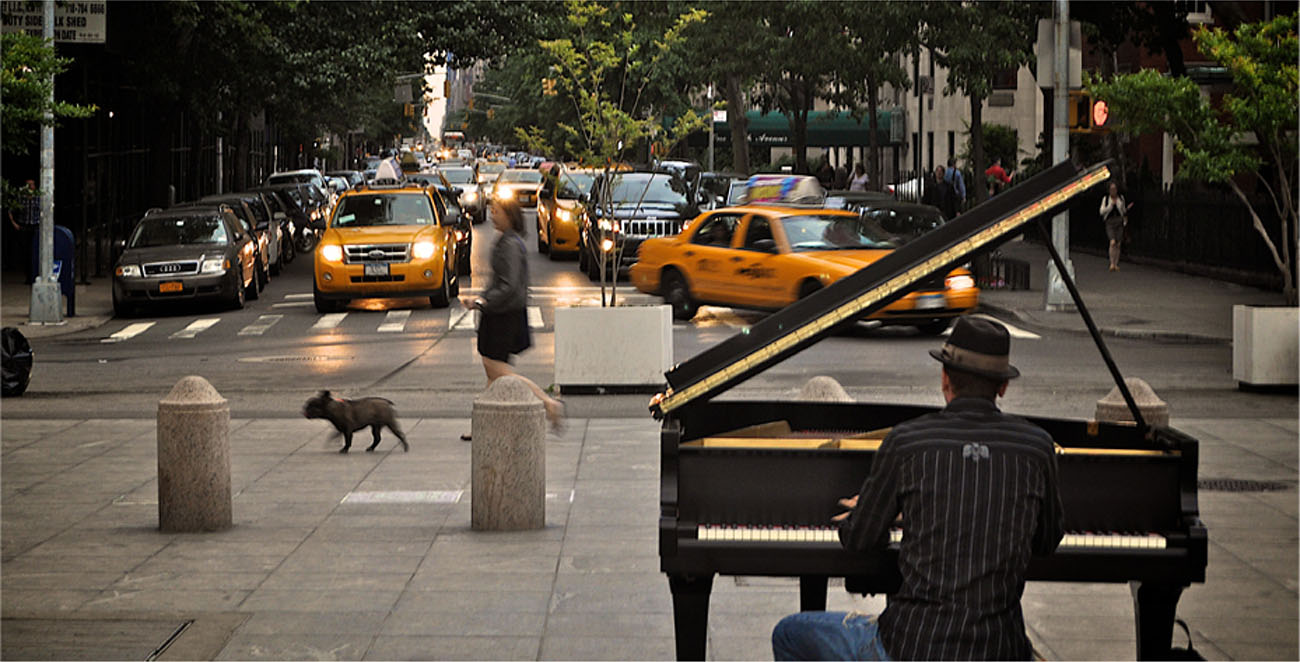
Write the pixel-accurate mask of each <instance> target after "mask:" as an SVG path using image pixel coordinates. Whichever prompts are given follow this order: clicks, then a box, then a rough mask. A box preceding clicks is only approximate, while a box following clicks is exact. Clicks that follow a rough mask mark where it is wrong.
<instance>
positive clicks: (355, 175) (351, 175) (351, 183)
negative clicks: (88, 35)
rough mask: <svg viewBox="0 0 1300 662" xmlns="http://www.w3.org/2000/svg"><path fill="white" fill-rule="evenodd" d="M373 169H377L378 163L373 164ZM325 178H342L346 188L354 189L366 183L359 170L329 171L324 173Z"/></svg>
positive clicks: (363, 175)
mask: <svg viewBox="0 0 1300 662" xmlns="http://www.w3.org/2000/svg"><path fill="white" fill-rule="evenodd" d="M375 167H376V168H378V167H379V163H378V162H376V163H375ZM325 176H326V177H342V178H343V179H345V180H347V183H348V188H356V187H358V186H361V185H362V184H364V183H366V176H365V174H364V173H362V172H361V171H360V170H331V171H329V172H327V173H325Z"/></svg>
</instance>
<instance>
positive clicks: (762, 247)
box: [754, 239, 776, 253]
mask: <svg viewBox="0 0 1300 662" xmlns="http://www.w3.org/2000/svg"><path fill="white" fill-rule="evenodd" d="M754 250H758V251H762V252H764V253H775V252H776V240H774V239H759V240H758V241H756V242H754Z"/></svg>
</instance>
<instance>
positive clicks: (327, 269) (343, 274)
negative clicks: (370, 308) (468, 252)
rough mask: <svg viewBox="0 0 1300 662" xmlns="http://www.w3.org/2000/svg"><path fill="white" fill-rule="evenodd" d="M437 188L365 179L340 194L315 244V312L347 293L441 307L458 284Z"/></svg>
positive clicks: (341, 302)
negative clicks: (418, 299) (414, 300)
mask: <svg viewBox="0 0 1300 662" xmlns="http://www.w3.org/2000/svg"><path fill="white" fill-rule="evenodd" d="M436 196H437V193H436V192H435V191H434V190H433V189H431V188H427V187H425V186H421V185H420V184H419V183H416V182H410V181H408V182H399V183H396V184H391V185H382V186H381V185H370V186H363V187H361V188H359V189H355V190H352V191H347V192H346V193H344V194H343V195H342V196H339V201H338V204H336V205H335V206H334V212H333V214H332V215H331V216H330V218H329V223H328V227H327V228H326V230H325V234H324V235H323V236H322V237H321V240H320V245H319V246H317V248H316V261H315V277H314V279H313V281H314V284H313V288H312V290H313V299H314V301H315V304H316V309H317V310H318V311H320V312H332V311H337V310H341V309H342V308H344V307H345V306H346V305H347V304H348V302H349V301H350V300H352V299H362V298H374V297H388V298H394V297H397V298H401V297H428V298H429V303H431V304H432V305H434V306H435V307H445V306H447V305H449V304H450V302H451V299H452V298H453V297H455V296H456V295H457V294H458V293H459V291H460V278H459V277H458V275H457V266H458V265H457V255H456V239H455V232H456V228H455V226H454V224H453V222H454V220H455V219H453V218H452V217H451V216H450V215H443V216H439V214H438V208H439V205H438V203H437V201H436V200H435V197H436Z"/></svg>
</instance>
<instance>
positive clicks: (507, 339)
mask: <svg viewBox="0 0 1300 662" xmlns="http://www.w3.org/2000/svg"><path fill="white" fill-rule="evenodd" d="M532 346H533V336H532V332H531V331H530V330H529V328H528V309H526V308H520V309H519V310H512V311H507V312H504V313H489V312H487V311H483V316H482V317H481V318H480V319H479V322H478V353H479V354H480V355H482V356H486V357H488V358H489V359H492V360H494V361H509V360H510V355H511V354H518V353H520V352H522V351H524V350H526V349H528V348H529V347H532Z"/></svg>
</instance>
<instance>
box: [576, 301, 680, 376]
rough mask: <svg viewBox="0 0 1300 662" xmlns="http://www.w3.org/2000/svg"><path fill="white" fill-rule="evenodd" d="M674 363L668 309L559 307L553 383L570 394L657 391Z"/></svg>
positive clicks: (671, 325) (659, 307)
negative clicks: (665, 373)
mask: <svg viewBox="0 0 1300 662" xmlns="http://www.w3.org/2000/svg"><path fill="white" fill-rule="evenodd" d="M672 365H673V314H672V308H670V307H669V306H615V307H610V308H597V307H573V308H556V309H555V383H556V384H557V385H558V386H559V387H560V390H561V391H563V392H568V393H581V392H588V393H591V392H596V393H603V392H606V391H614V392H624V393H627V392H646V393H654V392H657V391H659V390H660V389H662V388H663V385H664V372H666V371H667V370H668V369H670V368H672Z"/></svg>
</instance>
